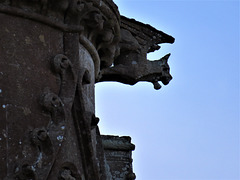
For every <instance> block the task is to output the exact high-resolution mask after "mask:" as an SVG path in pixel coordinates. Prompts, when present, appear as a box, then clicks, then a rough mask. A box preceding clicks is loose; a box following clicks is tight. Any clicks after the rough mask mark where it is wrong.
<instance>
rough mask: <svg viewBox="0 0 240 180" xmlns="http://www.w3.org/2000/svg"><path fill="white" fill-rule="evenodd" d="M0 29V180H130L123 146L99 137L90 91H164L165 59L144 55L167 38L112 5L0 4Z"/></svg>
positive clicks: (61, 0)
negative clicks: (101, 86) (117, 86)
mask: <svg viewBox="0 0 240 180" xmlns="http://www.w3.org/2000/svg"><path fill="white" fill-rule="evenodd" d="M0 22H1V28H0V55H1V56H0V179H4V180H30V179H31V180H46V179H50V180H51V179H53V180H55V179H59V180H61V179H62V180H112V179H113V180H115V179H118V180H120V179H122V180H123V179H135V178H136V175H135V174H134V173H133V169H132V158H131V153H132V151H133V150H134V148H135V146H134V145H133V144H131V139H130V138H129V137H115V136H101V134H100V131H99V128H98V122H99V118H98V117H96V116H95V98H94V85H95V83H97V82H102V81H118V82H121V83H125V84H130V85H133V84H135V83H137V82H139V81H148V82H151V83H153V85H154V88H155V89H160V88H161V85H160V84H159V82H160V81H161V82H162V83H163V84H164V85H167V84H168V83H169V82H170V80H171V79H172V77H171V75H170V72H169V65H168V63H167V62H168V58H169V56H170V54H168V55H166V56H164V57H162V58H160V59H159V60H156V61H149V60H148V59H147V53H149V52H153V51H155V50H158V49H159V48H160V46H159V44H161V43H173V42H174V38H173V37H171V36H169V35H167V34H165V33H163V32H161V31H158V30H156V29H155V28H153V27H151V26H150V25H146V24H143V23H140V22H138V21H136V20H133V19H128V18H126V17H123V16H120V14H119V12H118V8H117V6H116V5H115V4H114V3H113V1H112V0H0ZM119 157H120V158H119ZM118 171H119V172H121V173H120V174H119V173H116V172H118Z"/></svg>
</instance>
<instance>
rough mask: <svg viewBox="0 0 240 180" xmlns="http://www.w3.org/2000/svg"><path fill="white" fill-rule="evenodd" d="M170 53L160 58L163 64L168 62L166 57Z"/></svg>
mask: <svg viewBox="0 0 240 180" xmlns="http://www.w3.org/2000/svg"><path fill="white" fill-rule="evenodd" d="M170 55H171V53H169V54H167V55H165V56H164V57H162V58H161V60H162V62H163V64H167V63H168V58H169V57H170Z"/></svg>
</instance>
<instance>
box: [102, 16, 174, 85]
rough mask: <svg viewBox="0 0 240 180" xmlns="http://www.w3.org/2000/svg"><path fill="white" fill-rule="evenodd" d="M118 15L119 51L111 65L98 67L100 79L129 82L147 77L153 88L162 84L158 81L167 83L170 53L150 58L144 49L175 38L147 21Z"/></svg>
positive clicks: (155, 47) (154, 48)
mask: <svg viewBox="0 0 240 180" xmlns="http://www.w3.org/2000/svg"><path fill="white" fill-rule="evenodd" d="M121 18H122V20H121V22H122V25H121V40H120V43H119V47H120V55H119V56H118V57H117V58H115V59H114V64H113V66H111V67H108V68H104V69H102V70H101V74H100V79H99V81H117V82H121V83H124V84H130V85H134V84H136V83H137V82H139V81H148V82H151V83H153V85H154V88H155V89H160V88H161V85H160V84H159V83H158V81H161V82H162V83H163V84H164V85H167V84H168V83H169V82H170V80H171V79H172V76H171V75H170V72H169V71H170V68H169V65H168V63H167V62H168V58H169V56H170V54H167V55H165V56H164V57H162V58H161V59H159V60H155V61H150V60H148V59H147V53H149V52H153V51H155V50H158V49H160V46H159V45H158V44H160V43H173V42H174V38H173V37H171V36H169V35H167V34H165V33H163V32H161V31H158V30H156V29H155V28H153V27H151V26H150V25H143V24H142V23H140V22H137V21H135V20H133V19H127V18H125V17H121Z"/></svg>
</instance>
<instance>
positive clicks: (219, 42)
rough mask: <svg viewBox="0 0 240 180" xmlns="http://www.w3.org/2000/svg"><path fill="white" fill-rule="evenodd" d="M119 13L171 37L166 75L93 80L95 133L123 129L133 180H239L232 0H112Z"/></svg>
mask: <svg viewBox="0 0 240 180" xmlns="http://www.w3.org/2000/svg"><path fill="white" fill-rule="evenodd" d="M114 2H115V3H116V4H117V5H118V6H119V10H120V12H121V14H122V15H125V16H127V17H130V18H135V19H136V20H138V21H141V22H144V23H148V24H151V25H152V26H154V27H156V28H157V29H159V30H162V31H164V32H165V33H168V34H170V35H172V36H173V37H175V39H176V41H175V43H174V44H170V45H168V44H162V48H161V49H160V50H159V51H158V52H155V53H151V54H149V56H148V57H149V59H152V60H157V59H159V58H161V57H162V56H164V55H165V54H167V53H169V52H170V53H171V54H172V55H171V57H170V59H169V64H170V67H171V74H172V76H173V80H172V81H171V82H170V84H169V85H167V86H163V87H162V89H160V90H159V91H156V90H154V89H153V86H152V84H150V83H138V84H136V85H134V86H129V85H124V84H120V83H117V82H115V83H110V82H106V83H98V84H97V85H96V114H97V116H98V117H100V130H101V133H102V134H113V135H124V136H125V135H128V136H131V137H132V142H133V143H134V144H135V145H136V150H135V151H134V152H133V158H134V164H133V165H134V171H135V173H136V175H137V180H239V179H240V176H239V171H240V170H239V162H240V158H239V152H240V149H239V135H240V134H239V127H240V126H239V100H240V98H239V69H240V67H239V49H240V48H239V41H240V40H239V39H240V38H239V32H240V31H239V22H240V20H239V16H240V15H239V6H240V5H239V1H231V0H225V1H224V0H221V1H217V0H212V1H207V0H202V1H194V0H186V1H182V0H179V1H173V0H169V1H161V0H115V1H114Z"/></svg>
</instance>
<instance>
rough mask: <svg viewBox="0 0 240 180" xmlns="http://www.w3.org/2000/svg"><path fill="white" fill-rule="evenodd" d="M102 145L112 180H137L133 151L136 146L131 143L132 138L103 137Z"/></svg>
mask: <svg viewBox="0 0 240 180" xmlns="http://www.w3.org/2000/svg"><path fill="white" fill-rule="evenodd" d="M102 143H103V148H104V154H105V156H106V161H107V165H108V166H109V169H110V172H109V173H110V177H111V179H113V180H125V179H129V180H134V179H136V175H135V174H134V173H133V168H132V161H133V160H132V151H133V150H134V149H135V145H133V144H132V143H131V138H130V137H126V136H125V137H119V136H103V135H102Z"/></svg>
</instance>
